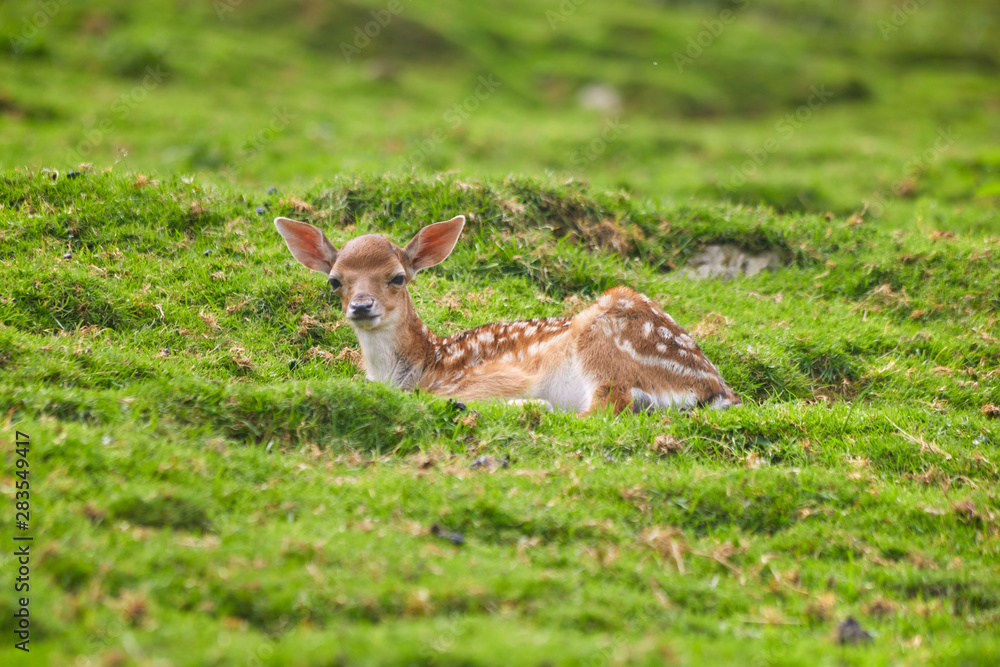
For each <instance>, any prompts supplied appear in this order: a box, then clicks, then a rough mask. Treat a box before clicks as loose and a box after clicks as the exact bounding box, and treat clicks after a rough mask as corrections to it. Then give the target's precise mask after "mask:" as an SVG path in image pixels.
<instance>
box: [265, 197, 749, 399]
mask: <svg viewBox="0 0 1000 667" xmlns="http://www.w3.org/2000/svg"><path fill="white" fill-rule="evenodd" d="M274 224H275V226H276V227H277V228H278V232H279V233H280V234H281V236H282V237H283V238H284V239H285V243H286V244H287V245H288V249H289V250H290V251H291V253H292V255H293V256H294V257H295V259H297V260H298V261H299V262H301V263H302V264H303V265H305V266H306V267H308V268H310V269H312V270H313V271H319V272H320V273H322V274H324V275H326V276H328V278H329V283H330V286H331V287H332V288H333V290H334V291H335V292H336V293H337V294H338V295H339V296H340V301H341V306H342V307H343V309H344V314H345V315H346V317H347V321H348V322H349V323H350V325H351V328H352V329H354V333H355V334H356V335H357V337H358V342H360V344H361V353H362V355H363V356H364V360H365V367H366V370H367V374H368V379H369V380H376V381H378V382H385V383H387V384H390V385H392V386H394V387H399V388H401V389H418V388H419V389H423V390H426V391H430V392H433V393H435V394H443V395H445V396H454V397H456V398H460V399H467V400H476V399H490V398H506V399H540V400H542V401H546V402H547V403H549V404H550V405H551V406H554V407H556V408H559V409H562V410H573V411H576V412H578V413H581V414H586V413H589V412H590V411H592V410H597V409H602V408H606V407H610V408H611V409H612V410H614V412H615V413H616V414H617V413H619V412H621V411H623V410H625V409H631V410H632V411H633V412H639V411H642V410H651V409H655V408H671V407H674V408H680V409H686V408H693V407H696V406H702V405H710V406H712V407H715V408H727V407H729V406H731V405H736V404H739V403H740V399H739V397H737V396H736V394H735V393H733V391H732V390H731V389H730V388H729V387H728V386H726V383H725V382H724V381H723V379H722V376H720V375H719V371H718V370H716V368H715V366H713V365H712V364H711V363H710V362H709V361H708V359H706V358H705V355H704V354H702V352H701V350H700V349H698V346H697V345H696V344H695V342H694V341H693V340H691V337H690V336H688V334H687V332H685V331H684V329H682V328H680V327H679V326H677V323H676V322H674V320H673V319H672V318H671V317H670V316H669V315H667V314H666V313H665V312H663V311H662V310H661V309H660V308H658V307H657V306H656V304H654V303H653V302H652V301H651V300H650V299H649V298H648V297H646V296H644V295H642V294H639V293H638V292H635V291H633V290H631V289H629V288H627V287H616V288H614V289H611V290H609V291H608V292H606V293H605V294H604V295H603V296H602V297H601V298H600V299H598V301H597V303H596V304H594V305H592V306H590V307H589V308H587V309H586V310H584V311H583V312H581V313H579V314H578V315H576V316H575V317H569V318H567V317H546V318H540V319H534V320H527V321H524V322H504V323H497V324H487V325H484V326H481V327H476V328H475V329H470V330H468V331H463V332H462V333H459V334H455V335H454V336H449V337H448V338H440V337H438V336H435V335H434V334H433V333H431V332H430V330H428V328H427V326H426V325H425V324H424V323H423V322H421V321H420V317H418V316H417V313H416V311H415V310H414V308H413V301H412V300H411V299H410V293H409V292H408V291H407V288H406V286H407V284H408V283H409V282H410V281H412V280H413V278H414V277H415V276H416V274H417V272H418V271H421V270H422V269H426V268H428V267H431V266H434V265H435V264H439V263H440V262H443V261H444V259H445V258H446V257H448V255H449V254H451V251H452V249H453V248H454V247H455V243H456V241H458V236H459V234H461V233H462V228H463V227H464V226H465V217H464V216H461V215H460V216H458V217H455V218H452V219H451V220H448V221H447V222H438V223H434V224H432V225H428V226H426V227H424V228H423V229H421V230H420V232H418V233H417V235H416V236H415V237H414V238H413V240H412V241H410V242H409V244H407V246H406V247H405V248H400V247H399V246H397V245H395V244H393V243H392V242H390V241H389V240H388V239H386V238H384V237H382V236H377V235H373V234H366V235H364V236H359V237H357V238H354V239H351V240H350V241H348V242H347V243H346V244H345V245H344V247H343V248H342V249H341V250H337V248H335V247H334V246H333V244H332V243H330V241H328V240H327V238H326V236H324V235H323V232H322V231H320V230H319V229H317V228H316V227H313V226H312V225H310V224H306V223H304V222H297V221H295V220H290V219H288V218H277V219H276V220H275V221H274Z"/></svg>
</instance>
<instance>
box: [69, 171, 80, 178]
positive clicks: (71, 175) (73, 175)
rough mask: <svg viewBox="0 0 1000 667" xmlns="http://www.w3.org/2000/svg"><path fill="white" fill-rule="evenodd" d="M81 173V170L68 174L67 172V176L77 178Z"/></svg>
mask: <svg viewBox="0 0 1000 667" xmlns="http://www.w3.org/2000/svg"><path fill="white" fill-rule="evenodd" d="M79 175H80V172H78V171H71V172H69V173H68V174H66V178H76V177H77V176H79Z"/></svg>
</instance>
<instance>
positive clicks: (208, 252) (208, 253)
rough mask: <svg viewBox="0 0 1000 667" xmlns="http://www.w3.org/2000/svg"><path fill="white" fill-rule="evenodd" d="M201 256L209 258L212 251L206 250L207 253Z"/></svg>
mask: <svg viewBox="0 0 1000 667" xmlns="http://www.w3.org/2000/svg"><path fill="white" fill-rule="evenodd" d="M201 254H203V255H204V256H205V257H208V256H209V255H211V254H212V251H211V250H206V251H205V252H203V253H201Z"/></svg>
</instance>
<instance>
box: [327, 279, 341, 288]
mask: <svg viewBox="0 0 1000 667" xmlns="http://www.w3.org/2000/svg"><path fill="white" fill-rule="evenodd" d="M327 282H328V283H330V287H332V288H333V289H335V290H338V289H340V288H341V287H343V285H341V284H340V281H339V280H337V279H336V278H330V279H329V280H328V281H327Z"/></svg>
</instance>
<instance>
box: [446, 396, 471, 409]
mask: <svg viewBox="0 0 1000 667" xmlns="http://www.w3.org/2000/svg"><path fill="white" fill-rule="evenodd" d="M448 405H449V407H451V408H454V409H455V411H457V412H465V411H466V410H468V409H469V406H467V405H466V404H465V403H463V402H462V401H458V400H455V399H454V398H449V399H448Z"/></svg>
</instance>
